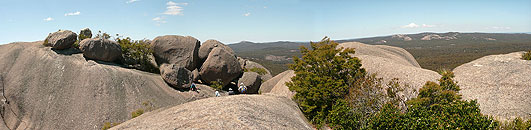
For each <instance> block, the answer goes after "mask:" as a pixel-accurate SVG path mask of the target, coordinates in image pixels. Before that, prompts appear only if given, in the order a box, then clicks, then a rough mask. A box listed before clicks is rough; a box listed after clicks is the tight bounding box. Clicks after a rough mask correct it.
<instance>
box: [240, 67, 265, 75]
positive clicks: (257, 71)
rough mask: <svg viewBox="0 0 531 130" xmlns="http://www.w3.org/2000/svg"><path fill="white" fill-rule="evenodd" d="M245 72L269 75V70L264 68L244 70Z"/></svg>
mask: <svg viewBox="0 0 531 130" xmlns="http://www.w3.org/2000/svg"><path fill="white" fill-rule="evenodd" d="M243 71H244V72H248V71H251V72H256V73H258V74H259V75H264V74H267V70H265V69H264V68H257V67H254V68H251V69H247V68H244V69H243Z"/></svg>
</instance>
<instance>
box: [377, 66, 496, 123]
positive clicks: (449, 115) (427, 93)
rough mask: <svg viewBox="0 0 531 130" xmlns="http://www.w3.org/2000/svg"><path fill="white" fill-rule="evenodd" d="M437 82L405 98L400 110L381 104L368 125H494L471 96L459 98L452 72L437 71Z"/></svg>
mask: <svg viewBox="0 0 531 130" xmlns="http://www.w3.org/2000/svg"><path fill="white" fill-rule="evenodd" d="M441 74H442V78H441V79H440V80H439V82H440V84H437V83H434V82H430V81H428V82H427V83H426V84H425V85H424V86H423V87H422V88H421V89H420V90H419V95H418V96H417V98H414V99H412V100H410V101H408V102H407V104H408V111H407V112H406V113H400V112H399V111H398V110H397V108H396V106H394V105H390V104H389V105H385V107H384V108H383V109H382V110H381V111H380V112H379V113H378V114H376V115H375V116H373V117H372V118H371V120H370V122H369V123H368V125H367V128H368V129H384V128H385V129H494V128H496V127H497V126H498V123H497V122H495V121H494V120H493V119H492V118H490V117H487V116H484V115H482V114H481V113H480V110H479V105H478V104H477V102H476V101H475V100H472V101H465V100H461V95H459V94H458V91H459V86H458V85H457V84H456V83H455V82H454V81H453V80H452V78H453V77H454V76H453V73H452V72H450V71H444V72H442V73H441Z"/></svg>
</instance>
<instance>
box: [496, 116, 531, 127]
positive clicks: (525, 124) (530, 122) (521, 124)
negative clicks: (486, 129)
mask: <svg viewBox="0 0 531 130" xmlns="http://www.w3.org/2000/svg"><path fill="white" fill-rule="evenodd" d="M498 129H500V130H531V117H530V118H529V119H528V120H527V121H525V120H523V119H522V118H516V119H513V120H509V121H506V122H503V123H501V125H500V127H499V128H498Z"/></svg>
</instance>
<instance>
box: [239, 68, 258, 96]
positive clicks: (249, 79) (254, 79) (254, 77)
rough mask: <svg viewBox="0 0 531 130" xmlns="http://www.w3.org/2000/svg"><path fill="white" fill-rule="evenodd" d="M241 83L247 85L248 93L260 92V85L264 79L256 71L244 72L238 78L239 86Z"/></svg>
mask: <svg viewBox="0 0 531 130" xmlns="http://www.w3.org/2000/svg"><path fill="white" fill-rule="evenodd" d="M241 83H243V85H245V86H246V87H247V91H246V93H248V94H258V90H259V89H260V85H262V79H261V78H260V75H258V73H256V72H244V73H243V76H242V77H241V78H240V79H239V80H238V86H239V85H240V84H241Z"/></svg>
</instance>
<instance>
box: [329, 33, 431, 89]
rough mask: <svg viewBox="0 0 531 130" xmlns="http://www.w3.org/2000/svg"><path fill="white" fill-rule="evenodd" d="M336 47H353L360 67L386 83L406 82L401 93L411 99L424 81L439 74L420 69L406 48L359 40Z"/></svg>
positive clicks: (403, 83)
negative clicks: (395, 79) (396, 80)
mask: <svg viewBox="0 0 531 130" xmlns="http://www.w3.org/2000/svg"><path fill="white" fill-rule="evenodd" d="M338 47H344V48H355V51H356V53H355V55H354V56H356V57H358V58H360V59H361V63H362V68H365V69H366V70H367V72H369V73H376V74H377V77H380V78H383V79H384V83H388V82H389V81H390V80H391V79H393V78H398V79H399V82H400V83H401V84H402V85H405V84H407V85H408V86H409V88H408V89H405V91H404V92H405V93H403V95H404V96H405V97H406V98H408V99H411V98H413V97H416V95H417V92H418V90H419V89H420V88H421V87H422V86H423V85H424V84H425V83H426V81H434V82H436V81H437V80H438V79H439V78H440V77H441V76H440V75H439V74H438V73H437V72H434V71H431V70H427V69H422V68H421V67H420V65H419V64H418V63H417V61H416V60H415V58H413V56H412V55H411V54H409V53H408V52H407V51H406V50H404V49H402V48H398V47H392V46H386V45H367V44H363V43H359V42H347V43H341V44H339V45H338Z"/></svg>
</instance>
